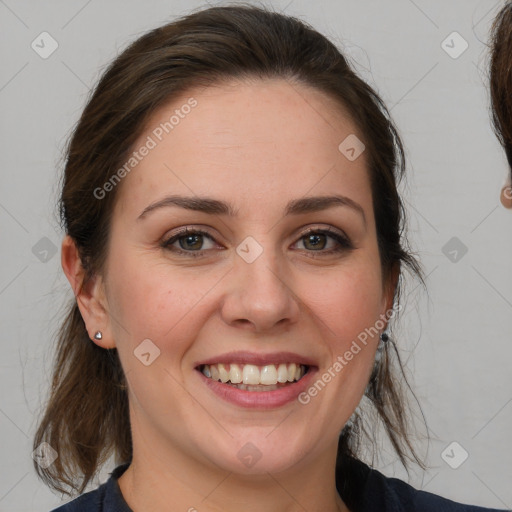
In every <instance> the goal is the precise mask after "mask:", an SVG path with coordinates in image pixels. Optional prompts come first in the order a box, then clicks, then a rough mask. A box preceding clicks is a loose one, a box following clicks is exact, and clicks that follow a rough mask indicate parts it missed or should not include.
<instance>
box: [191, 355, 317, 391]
mask: <svg viewBox="0 0 512 512" xmlns="http://www.w3.org/2000/svg"><path fill="white" fill-rule="evenodd" d="M310 368H311V367H310V366H309V365H305V364H300V363H298V362H297V363H275V364H265V365H261V366H260V365H255V364H243V363H215V364H202V365H199V366H198V367H197V368H196V369H197V370H198V371H200V372H201V373H202V374H203V375H204V376H205V377H206V378H207V379H211V380H213V381H215V382H221V383H222V384H226V385H228V386H230V387H233V388H236V389H239V390H242V391H250V392H268V391H276V390H279V389H282V388H284V387H288V386H291V385H293V384H295V383H296V382H299V381H300V380H301V379H302V378H303V377H304V376H305V375H306V374H307V373H308V372H309V370H310Z"/></svg>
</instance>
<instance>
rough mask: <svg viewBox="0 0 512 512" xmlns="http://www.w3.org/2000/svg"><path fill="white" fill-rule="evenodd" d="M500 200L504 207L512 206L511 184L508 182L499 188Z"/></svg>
mask: <svg viewBox="0 0 512 512" xmlns="http://www.w3.org/2000/svg"><path fill="white" fill-rule="evenodd" d="M500 201H501V204H502V205H503V206H504V207H505V208H512V185H511V184H510V183H507V185H505V186H504V187H503V188H502V189H501V196H500Z"/></svg>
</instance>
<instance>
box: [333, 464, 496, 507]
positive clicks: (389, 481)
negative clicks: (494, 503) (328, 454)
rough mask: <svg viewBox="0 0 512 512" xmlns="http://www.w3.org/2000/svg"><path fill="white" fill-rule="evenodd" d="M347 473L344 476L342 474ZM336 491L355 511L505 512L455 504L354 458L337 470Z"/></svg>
mask: <svg viewBox="0 0 512 512" xmlns="http://www.w3.org/2000/svg"><path fill="white" fill-rule="evenodd" d="M343 474H344V475H346V478H343V476H342V475H343ZM336 482H337V487H338V492H339V493H340V495H341V497H342V499H343V500H344V501H345V502H346V503H347V505H348V506H349V508H350V509H351V510H353V511H354V512H356V511H357V512H380V511H393V512H432V511H435V512H505V511H504V510H497V509H490V508H482V507H476V506H472V505H465V504H462V503H456V502H455V501H452V500H449V499H447V498H443V497H442V496H438V495H436V494H432V493H430V492H425V491H420V490H417V489H415V488H414V487H412V486H411V485H409V484H407V483H406V482H404V481H402V480H399V479H398V478H390V477H387V476H385V475H383V474H382V473H380V472H379V471H377V470H375V469H372V468H371V467H369V466H368V465H366V464H364V463H363V462H361V461H359V460H356V459H346V460H345V461H344V463H343V464H342V465H340V466H338V468H337V470H336Z"/></svg>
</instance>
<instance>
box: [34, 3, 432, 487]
mask: <svg viewBox="0 0 512 512" xmlns="http://www.w3.org/2000/svg"><path fill="white" fill-rule="evenodd" d="M229 78H239V79H250V78H257V79H258V78H259V79H267V78H282V79H286V80H289V81H290V82H293V81H295V82H296V83H302V84H306V85H309V86H312V87H314V88H316V89H317V90H319V91H322V92H324V93H325V94H327V95H328V96H330V97H332V98H334V99H336V100H337V101H338V102H339V103H340V105H342V106H344V107H345V109H346V110H347V111H348V112H349V113H350V115H351V116H352V118H353V121H354V122H355V124H356V125H357V127H358V128H359V131H360V133H361V134H362V137H363V139H364V141H363V142H364V144H365V145H366V153H365V154H366V156H367V161H368V168H369V174H370V178H371V185H372V194H373V204H374V210H375V218H376V227H377V238H378V245H379V251H380V257H381V263H382V269H383V275H384V277H385V278H386V279H388V278H390V276H391V275H392V274H393V272H395V271H399V273H400V279H399V283H398V286H397V288H396V292H395V300H396V301H398V300H399V295H400V294H399V290H400V287H401V281H402V277H401V276H402V273H403V264H405V266H407V267H409V269H410V270H411V271H412V273H413V274H416V275H417V276H419V277H420V278H421V271H420V268H419V266H418V264H417V262H416V260H415V259H414V257H413V256H412V255H411V253H410V252H409V251H408V250H406V248H404V247H405V246H404V244H405V238H404V234H403V230H404V211H403V206H402V202H401V200H400V197H399V195H398V192H397V185H398V182H399V181H400V179H401V178H402V177H403V174H404V172H405V162H404V150H403V147H402V143H401V141H400V138H399V136H398V134H397V131H396V129H395V127H394V125H393V123H392V121H391V120H390V117H389V113H388V111H387V110H386V107H385V106H384V104H383V103H382V101H381V99H380V98H379V96H378V95H377V94H376V93H375V91H373V89H372V88H371V87H370V86H369V85H367V84H366V83H365V82H363V81H362V80H361V79H360V78H359V77H358V76H357V75H356V74H355V73H354V71H353V70H352V69H351V68H350V67H349V65H348V64H347V61H346V60H345V58H344V57H343V56H342V55H341V53H340V51H339V50H338V49H337V48H336V47H335V46H334V45H333V44H332V43H331V42H330V41H329V40H328V39H326V38H325V37H324V36H322V35H321V34H319V33H318V32H316V31H315V30H314V29H312V28H311V27H310V26H308V25H307V24H305V23H304V22H302V21H300V20H298V19H295V18H292V17H289V16H284V15H282V14H279V13H275V12H271V11H268V10H265V9H261V8H257V7H253V6H245V5H244V6H241V5H239V4H238V5H237V6H223V7H212V8H207V9H204V10H200V11H197V12H195V13H192V14H190V15H188V16H185V17H182V18H180V19H178V20H177V21H173V22H172V23H169V24H167V25H164V26H162V27H160V28H157V29H155V30H152V31H150V32H149V33H147V34H145V35H143V36H142V37H141V38H139V39H138V40H136V41H135V42H134V43H132V44H131V45H130V46H129V47H128V48H127V49H126V50H124V51H123V52H122V53H121V54H120V55H119V56H118V57H117V58H116V59H115V60H114V61H113V62H112V63H111V65H110V66H109V68H108V69H107V70H106V71H105V73H104V74H103V76H102V78H101V79H100V81H99V83H98V85H97V87H96V89H95V90H94V91H93V93H92V95H91V97H90V99H89V101H88V103H87V105H86V107H85V109H84V111H83V114H82V116H81V118H80V120H79V122H78V124H77V126H76V128H75V129H74V132H73V134H72V136H71V138H70V141H69V144H68V148H67V161H66V165H65V170H64V177H63V183H62V195H61V202H60V213H61V220H62V224H63V227H64V229H65V231H66V233H67V234H69V235H70V237H71V238H72V239H73V240H74V242H75V244H76V246H77V248H78V251H79V254H80V257H81V260H82V263H83V266H84V269H85V271H86V279H88V278H90V277H91V276H93V275H95V273H100V272H101V271H102V265H103V263H104V261H105V257H106V248H107V241H108V236H109V223H110V219H111V213H112V208H113V204H114V199H115V196H116V189H114V190H112V191H111V192H110V193H108V194H107V195H106V196H105V197H104V198H103V199H102V200H96V199H94V197H95V196H94V195H93V191H94V190H95V189H96V188H98V187H102V185H103V184H104V183H106V182H107V181H108V180H109V178H110V177H111V176H112V175H113V174H114V173H115V171H116V170H117V169H119V167H120V166H121V165H122V164H123V162H125V161H126V155H127V154H128V153H129V152H130V151H131V150H132V146H133V144H134V143H135V141H136V139H137V138H138V137H139V135H140V134H141V132H142V130H143V129H144V126H145V124H146V122H147V120H148V118H149V116H150V115H151V114H152V113H154V112H155V110H157V109H158V108H159V107H160V106H161V105H162V104H163V103H164V102H168V101H170V100H172V99H173V98H175V97H177V95H179V94H180V93H183V92H184V91H186V90H187V89H189V88H191V87H193V86H198V85H204V86H208V85H211V84H215V83H220V82H222V80H224V79H229ZM386 347H387V348H385V349H384V353H383V355H382V359H381V360H380V362H379V363H378V364H376V366H375V370H374V371H373V373H372V375H371V379H370V382H369V383H368V387H367V390H366V396H367V398H368V399H369V401H370V402H371V403H372V404H373V406H374V407H375V411H376V412H377V417H378V418H380V420H381V421H382V423H383V425H384V427H385V429H386V432H387V434H388V436H389V438H390V440H391V443H392V445H393V447H394V448H395V450H396V452H397V454H398V456H399V458H400V460H401V462H402V463H403V464H404V466H405V467H406V468H407V461H406V458H410V457H409V453H410V454H412V456H413V457H414V460H415V461H416V462H417V463H418V464H420V466H421V467H424V466H423V463H422V462H421V460H420V459H419V458H418V456H417V455H416V453H415V451H414V448H413V446H412V444H411V442H410V434H409V432H408V429H409V420H410V416H409V414H408V408H407V407H408V406H407V400H406V399H405V392H404V391H405V387H404V386H403V385H404V384H407V387H409V385H408V383H407V379H406V377H405V374H404V371H403V367H402V364H401V362H400V358H399V356H398V352H397V350H396V347H395V345H394V343H393V342H388V343H387V344H386ZM395 362H396V363H398V369H399V370H400V372H401V374H400V378H397V377H395V376H394V373H393V366H394V363H395ZM409 389H410V388H409ZM364 434H367V436H368V437H369V438H370V441H374V434H373V433H369V432H366V429H365V427H364V425H363V423H362V420H361V418H360V415H359V413H355V414H354V415H353V418H352V421H351V422H349V423H348V424H347V425H346V426H345V428H344V429H343V431H342V433H341V435H340V442H339V448H338V458H337V461H338V465H339V466H340V467H341V465H342V464H343V461H344V460H345V459H346V457H347V456H350V457H355V458H357V455H358V452H359V444H360V442H361V438H362V436H363V435H364ZM43 441H46V442H48V443H49V444H50V445H51V446H52V447H53V448H54V449H55V450H56V451H57V452H58V455H59V456H58V458H57V459H56V460H55V462H54V463H53V464H52V465H51V466H49V467H48V468H46V469H43V468H42V467H41V466H39V465H38V464H36V463H35V464H34V465H35V469H36V471H37V473H38V475H39V476H40V477H41V478H42V479H43V480H44V481H45V483H47V484H48V485H49V486H51V487H53V488H54V489H56V490H59V491H61V492H65V493H67V494H71V493H70V492H68V491H67V490H66V489H65V487H63V485H65V486H69V487H71V488H72V489H74V490H78V492H80V493H81V492H83V490H84V489H85V487H86V486H87V484H88V482H89V481H90V480H91V479H92V478H93V477H94V476H95V475H96V473H97V471H98V470H99V469H100V467H101V466H102V465H103V464H104V463H105V461H106V460H108V457H110V456H111V455H114V456H115V460H116V463H122V462H128V461H130V460H131V456H132V445H131V434H130V419H129V408H128V396H127V391H126V383H125V380H124V374H123V370H122V368H121V364H120V361H119V358H118V354H117V351H116V349H110V350H105V349H102V348H100V347H98V346H97V345H96V344H95V343H93V342H91V340H90V339H89V336H88V333H87V331H86V329H85V325H84V322H83V320H82V317H81V315H80V312H79V309H78V307H77V304H76V301H73V303H72V304H71V307H70V311H69V314H68V315H67V318H66V319H65V321H64V323H63V325H62V327H61V330H60V335H59V340H58V343H57V346H56V359H55V365H54V371H53V381H52V386H51V395H50V397H49V401H48V403H47V404H46V406H45V410H44V416H43V418H42V420H41V422H40V424H39V428H38V430H37V432H36V435H35V439H34V448H35V447H37V446H38V445H39V444H40V443H41V442H43Z"/></svg>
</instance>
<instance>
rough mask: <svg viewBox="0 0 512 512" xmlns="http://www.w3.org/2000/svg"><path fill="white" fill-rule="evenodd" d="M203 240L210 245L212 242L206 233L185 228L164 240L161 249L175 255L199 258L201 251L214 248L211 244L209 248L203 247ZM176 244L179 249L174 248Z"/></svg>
mask: <svg viewBox="0 0 512 512" xmlns="http://www.w3.org/2000/svg"><path fill="white" fill-rule="evenodd" d="M205 238H206V239H208V240H209V241H210V243H213V242H214V240H213V238H212V237H211V236H210V235H209V234H208V233H207V232H206V231H203V230H201V229H188V228H185V229H184V230H182V231H180V232H179V233H176V234H174V235H172V236H171V237H170V238H168V239H167V240H165V241H164V242H163V243H162V247H164V248H165V249H169V250H171V251H172V252H175V253H177V254H186V255H187V256H192V257H196V256H201V255H202V254H203V250H205V249H212V248H214V247H213V245H214V244H212V246H211V247H204V243H205ZM176 243H177V244H178V246H179V247H176V246H175V244H176Z"/></svg>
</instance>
